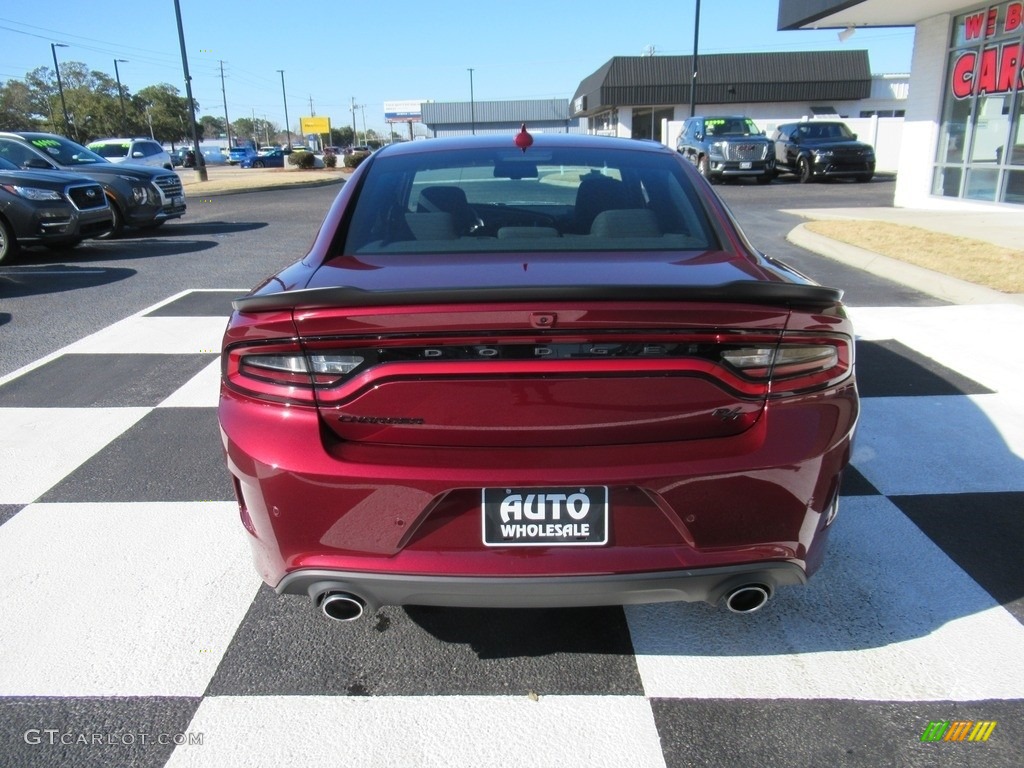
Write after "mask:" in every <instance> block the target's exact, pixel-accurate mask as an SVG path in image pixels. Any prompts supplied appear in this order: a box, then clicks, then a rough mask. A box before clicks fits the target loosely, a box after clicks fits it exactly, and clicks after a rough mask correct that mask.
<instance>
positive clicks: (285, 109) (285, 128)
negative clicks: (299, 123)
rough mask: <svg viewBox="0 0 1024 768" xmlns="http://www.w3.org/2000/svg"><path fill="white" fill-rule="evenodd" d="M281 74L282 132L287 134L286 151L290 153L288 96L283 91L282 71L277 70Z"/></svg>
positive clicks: (290, 137)
mask: <svg viewBox="0 0 1024 768" xmlns="http://www.w3.org/2000/svg"><path fill="white" fill-rule="evenodd" d="M277 71H278V72H280V73H281V96H282V97H283V98H284V130H285V133H287V134H288V151H289V152H291V151H292V128H291V126H290V125H289V124H288V94H287V93H285V90H284V70H283V69H279V70H277Z"/></svg>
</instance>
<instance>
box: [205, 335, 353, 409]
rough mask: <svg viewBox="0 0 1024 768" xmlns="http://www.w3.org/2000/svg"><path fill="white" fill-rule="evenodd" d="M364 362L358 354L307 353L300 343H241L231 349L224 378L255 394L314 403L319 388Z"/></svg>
mask: <svg viewBox="0 0 1024 768" xmlns="http://www.w3.org/2000/svg"><path fill="white" fill-rule="evenodd" d="M362 362H363V359H362V358H361V357H358V356H355V355H323V354H315V355H306V354H304V353H303V351H302V348H301V347H300V346H299V344H298V343H297V342H289V343H285V344H264V345H259V346H250V345H239V346H236V347H233V348H231V349H229V350H227V353H226V355H225V358H224V381H225V383H226V384H227V386H228V387H230V388H231V389H233V390H235V391H237V392H242V393H244V394H247V395H250V396H253V397H258V398H261V399H265V400H274V401H276V402H283V403H292V404H295V405H314V404H315V401H316V398H315V396H314V389H315V388H316V387H330V386H334V385H336V384H337V383H338V382H339V381H340V380H341V379H343V378H345V377H346V376H348V374H349V373H351V372H352V371H354V370H355V369H356V368H358V367H359V366H360V365H361V364H362Z"/></svg>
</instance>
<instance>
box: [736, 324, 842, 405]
mask: <svg viewBox="0 0 1024 768" xmlns="http://www.w3.org/2000/svg"><path fill="white" fill-rule="evenodd" d="M722 360H723V361H724V362H725V363H727V364H728V365H729V366H731V367H732V368H734V369H735V370H737V371H738V372H740V373H741V374H742V375H743V376H746V377H748V378H751V379H754V380H759V381H770V382H771V383H770V396H771V397H782V396H785V395H793V394H797V393H802V392H810V391H813V390H816V389H825V388H826V387H830V386H833V385H835V384H838V383H839V382H841V381H842V380H843V379H845V378H846V377H848V376H849V375H850V374H851V373H852V372H853V345H852V344H851V342H850V340H849V339H848V338H847V337H845V336H827V337H819V336H809V335H808V336H804V335H801V334H797V333H787V334H784V335H783V338H782V341H781V342H780V343H779V344H778V345H777V346H769V345H756V346H750V347H741V348H736V349H730V350H726V351H724V352H722Z"/></svg>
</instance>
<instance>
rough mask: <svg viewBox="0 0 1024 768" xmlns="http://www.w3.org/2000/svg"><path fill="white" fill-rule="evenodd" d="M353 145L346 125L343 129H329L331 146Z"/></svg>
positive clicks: (353, 140) (353, 141) (350, 131)
mask: <svg viewBox="0 0 1024 768" xmlns="http://www.w3.org/2000/svg"><path fill="white" fill-rule="evenodd" d="M355 143H356V142H355V139H354V135H353V133H352V129H351V128H349V127H348V126H347V125H346V126H345V127H344V128H331V146H334V147H351V146H352V145H354V144H355Z"/></svg>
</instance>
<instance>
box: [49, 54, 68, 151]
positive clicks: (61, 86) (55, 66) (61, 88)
mask: <svg viewBox="0 0 1024 768" xmlns="http://www.w3.org/2000/svg"><path fill="white" fill-rule="evenodd" d="M67 47H68V46H67V44H66V43H50V53H52V54H53V69H54V71H55V72H56V73H57V90H58V91H59V92H60V108H61V109H62V110H63V111H64V133H65V134H67V133H69V132H70V131H71V121H70V120H68V105H67V103H66V102H65V101H64V84H63V83H62V82H61V81H60V67H59V66H58V64H57V49H58V48H67Z"/></svg>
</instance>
